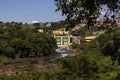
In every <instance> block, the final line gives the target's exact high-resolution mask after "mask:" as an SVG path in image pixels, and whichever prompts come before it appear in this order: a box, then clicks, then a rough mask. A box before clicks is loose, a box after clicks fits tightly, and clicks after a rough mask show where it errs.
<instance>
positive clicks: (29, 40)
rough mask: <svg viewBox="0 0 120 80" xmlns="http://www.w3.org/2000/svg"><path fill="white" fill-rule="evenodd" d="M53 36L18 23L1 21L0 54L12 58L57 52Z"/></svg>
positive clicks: (47, 54)
mask: <svg viewBox="0 0 120 80" xmlns="http://www.w3.org/2000/svg"><path fill="white" fill-rule="evenodd" d="M56 47H57V46H56V42H55V40H54V38H53V37H50V36H48V35H46V34H44V33H40V32H38V31H36V30H34V28H31V27H27V26H24V27H22V25H19V24H18V23H1V26H0V55H5V56H7V57H10V58H15V57H16V56H19V57H30V56H32V57H39V56H49V55H52V54H54V53H55V48H56Z"/></svg>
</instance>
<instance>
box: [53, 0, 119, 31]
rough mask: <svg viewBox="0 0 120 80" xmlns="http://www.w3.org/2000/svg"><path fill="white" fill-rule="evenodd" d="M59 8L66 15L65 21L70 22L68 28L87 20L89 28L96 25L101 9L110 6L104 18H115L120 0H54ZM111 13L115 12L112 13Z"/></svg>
mask: <svg viewBox="0 0 120 80" xmlns="http://www.w3.org/2000/svg"><path fill="white" fill-rule="evenodd" d="M54 1H55V5H56V6H57V10H56V11H58V10H60V11H62V15H66V19H65V23H67V24H68V26H67V29H70V28H73V27H74V26H75V24H79V23H81V21H83V20H84V21H86V23H87V26H88V29H89V28H90V26H92V25H94V23H95V22H96V19H97V18H98V17H99V15H101V14H100V11H101V10H102V9H103V8H105V7H103V5H106V6H107V7H108V9H109V10H108V12H106V14H105V16H104V18H108V17H110V16H111V18H115V17H116V14H118V13H119V9H120V5H119V4H120V3H119V2H120V0H54ZM111 13H113V14H112V15H111Z"/></svg>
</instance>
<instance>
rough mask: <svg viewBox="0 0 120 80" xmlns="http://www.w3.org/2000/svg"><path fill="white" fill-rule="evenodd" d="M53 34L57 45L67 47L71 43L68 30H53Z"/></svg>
mask: <svg viewBox="0 0 120 80" xmlns="http://www.w3.org/2000/svg"><path fill="white" fill-rule="evenodd" d="M53 34H54V38H55V39H56V42H57V45H58V47H61V48H67V47H68V46H69V45H70V44H71V42H70V31H66V30H65V29H61V30H55V31H53Z"/></svg>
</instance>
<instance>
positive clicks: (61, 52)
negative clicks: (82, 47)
mask: <svg viewBox="0 0 120 80" xmlns="http://www.w3.org/2000/svg"><path fill="white" fill-rule="evenodd" d="M56 51H57V52H58V53H59V55H58V56H57V58H62V57H66V56H67V55H69V54H70V53H71V51H69V50H66V49H62V48H58V49H56Z"/></svg>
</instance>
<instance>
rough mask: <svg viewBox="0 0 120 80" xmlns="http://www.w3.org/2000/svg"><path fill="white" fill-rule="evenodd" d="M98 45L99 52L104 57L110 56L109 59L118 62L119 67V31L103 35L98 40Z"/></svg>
mask: <svg viewBox="0 0 120 80" xmlns="http://www.w3.org/2000/svg"><path fill="white" fill-rule="evenodd" d="M98 43H99V45H100V48H101V52H102V53H103V54H104V55H106V56H110V57H111V59H112V60H113V61H114V62H113V64H114V63H115V61H116V60H117V61H118V65H120V54H119V49H120V45H119V44H120V30H118V31H115V32H114V33H113V32H112V33H108V34H105V35H101V36H100V37H99V38H98Z"/></svg>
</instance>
